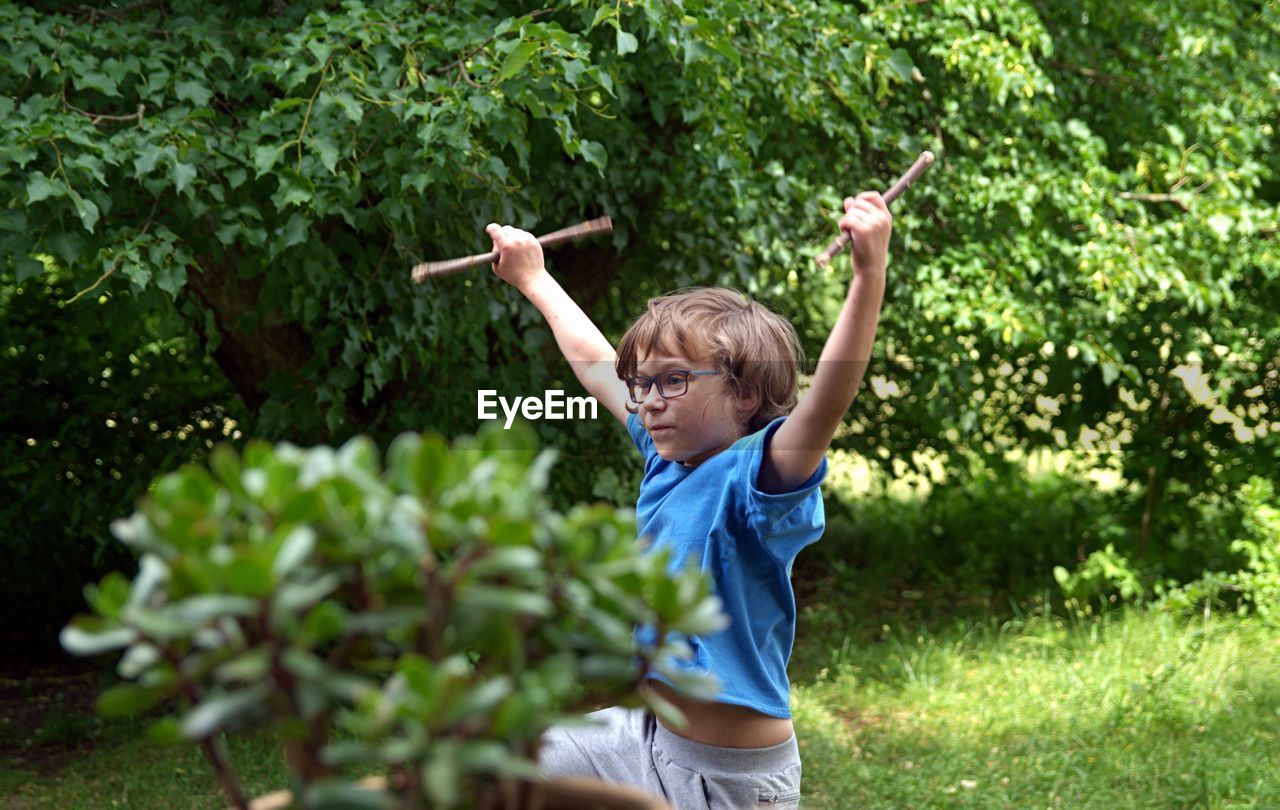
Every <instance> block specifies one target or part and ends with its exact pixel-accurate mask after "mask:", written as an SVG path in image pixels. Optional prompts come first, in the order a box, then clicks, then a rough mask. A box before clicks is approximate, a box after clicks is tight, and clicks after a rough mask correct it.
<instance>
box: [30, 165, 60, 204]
mask: <svg viewBox="0 0 1280 810" xmlns="http://www.w3.org/2000/svg"><path fill="white" fill-rule="evenodd" d="M62 194H63V190H62V184H61V183H59V184H57V185H54V183H53V182H52V181H51V180H50V179H49V178H48V177H45V176H44V175H43V174H41V173H40V172H36V173H35V174H33V175H31V177H29V178H28V179H27V204H28V205H30V204H32V203H38V202H40V201H41V200H44V199H47V198H48V197H52V196H55V195H56V196H59V197H61V196H62Z"/></svg>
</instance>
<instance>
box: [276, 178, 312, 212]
mask: <svg viewBox="0 0 1280 810" xmlns="http://www.w3.org/2000/svg"><path fill="white" fill-rule="evenodd" d="M280 190H281V191H282V192H284V195H283V197H282V201H283V202H284V204H285V205H302V204H303V203H308V202H311V198H312V196H313V195H314V194H315V186H314V185H312V183H311V181H310V180H309V179H307V178H306V177H303V176H302V175H300V174H298V173H297V172H295V171H292V170H290V171H287V172H285V173H284V174H283V175H281V176H280Z"/></svg>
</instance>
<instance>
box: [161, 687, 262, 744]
mask: <svg viewBox="0 0 1280 810" xmlns="http://www.w3.org/2000/svg"><path fill="white" fill-rule="evenodd" d="M270 693H271V687H270V685H268V684H265V683H260V684H255V685H254V686H251V687H249V688H247V689H241V690H239V691H236V692H228V693H225V694H221V695H214V696H212V697H209V698H206V699H205V700H204V702H202V703H201V704H200V705H199V706H197V707H196V708H195V709H194V710H193V711H191V713H189V714H188V715H187V716H186V717H185V718H184V719H183V721H182V736H183V737H186V738H187V739H188V740H205V739H208V738H209V737H211V736H213V735H214V734H216V733H218V732H219V731H223V730H225V729H227V728H229V727H235V726H236V725H238V724H239V723H240V722H241V721H243V720H245V719H246V718H248V717H249V716H251V715H253V714H256V713H258V712H260V711H265V710H266V705H265V702H266V698H267V696H268V695H269V694H270Z"/></svg>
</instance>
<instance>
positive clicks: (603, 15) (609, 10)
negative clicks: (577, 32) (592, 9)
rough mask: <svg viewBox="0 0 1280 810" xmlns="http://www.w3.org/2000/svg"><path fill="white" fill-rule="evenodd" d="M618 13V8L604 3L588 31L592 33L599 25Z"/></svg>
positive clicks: (597, 11)
mask: <svg viewBox="0 0 1280 810" xmlns="http://www.w3.org/2000/svg"><path fill="white" fill-rule="evenodd" d="M617 11H618V9H617V7H616V6H612V5H610V4H608V3H602V4H601V5H600V8H598V9H596V16H595V17H593V18H592V20H591V25H588V26H587V30H588V31H591V30H592V29H594V28H595V27H596V26H597V25H599V24H600V23H602V22H604V21H605V20H606V19H607V18H609V17H612V16H613V15H614V14H616V13H617Z"/></svg>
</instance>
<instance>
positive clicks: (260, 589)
mask: <svg viewBox="0 0 1280 810" xmlns="http://www.w3.org/2000/svg"><path fill="white" fill-rule="evenodd" d="M226 577H227V579H226V582H227V586H228V587H229V588H230V589H231V590H232V591H233V592H234V593H238V594H243V595H245V596H253V597H263V596H266V595H267V594H269V593H271V590H272V588H274V587H275V577H274V576H273V575H272V573H271V569H270V567H269V566H268V565H267V563H266V562H265V561H264V560H262V559H260V558H259V557H258V556H256V554H255V555H244V556H239V557H236V558H235V559H234V560H232V561H231V564H230V565H228V566H227V568H226Z"/></svg>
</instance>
